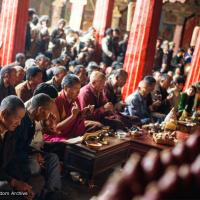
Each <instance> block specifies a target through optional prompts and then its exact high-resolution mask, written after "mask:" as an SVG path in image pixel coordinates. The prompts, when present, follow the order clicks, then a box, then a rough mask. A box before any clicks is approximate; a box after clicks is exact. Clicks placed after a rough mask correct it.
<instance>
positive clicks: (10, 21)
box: [0, 0, 29, 66]
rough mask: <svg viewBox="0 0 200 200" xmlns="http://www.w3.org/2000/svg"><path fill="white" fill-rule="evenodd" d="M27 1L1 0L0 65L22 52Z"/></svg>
mask: <svg viewBox="0 0 200 200" xmlns="http://www.w3.org/2000/svg"><path fill="white" fill-rule="evenodd" d="M28 8H29V0H3V2H2V10H1V16H0V43H1V46H0V65H1V66H3V65H6V64H9V63H11V62H12V61H13V59H14V57H15V54H16V53H19V52H24V49H25V36H26V25H27V21H28Z"/></svg>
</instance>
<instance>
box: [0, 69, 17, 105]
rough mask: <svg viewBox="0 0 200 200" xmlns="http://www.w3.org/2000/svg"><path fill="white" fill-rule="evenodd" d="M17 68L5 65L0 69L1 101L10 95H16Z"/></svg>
mask: <svg viewBox="0 0 200 200" xmlns="http://www.w3.org/2000/svg"><path fill="white" fill-rule="evenodd" d="M16 73H17V72H16V69H15V68H14V67H3V68H2V69H1V71H0V103H1V101H2V100H3V99H4V98H5V97H7V96H8V95H16V92H15V88H14V86H15V83H16V79H17V76H16Z"/></svg>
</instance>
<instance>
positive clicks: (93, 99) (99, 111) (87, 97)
mask: <svg viewBox="0 0 200 200" xmlns="http://www.w3.org/2000/svg"><path fill="white" fill-rule="evenodd" d="M78 99H79V102H80V106H81V109H83V108H84V107H86V106H88V105H94V106H95V108H94V112H93V116H91V118H88V119H90V120H96V121H101V119H102V118H104V117H105V116H106V115H107V112H106V111H105V109H104V105H105V104H106V102H108V101H107V100H106V99H105V98H104V96H103V93H99V94H97V93H96V91H95V90H94V89H93V88H92V86H91V84H90V83H89V84H87V85H85V86H84V87H82V88H81V91H80V93H79V96H78Z"/></svg>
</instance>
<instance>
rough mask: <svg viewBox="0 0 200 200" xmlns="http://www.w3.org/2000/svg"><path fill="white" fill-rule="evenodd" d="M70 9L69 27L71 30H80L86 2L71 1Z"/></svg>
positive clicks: (79, 0) (82, 0) (85, 0)
mask: <svg viewBox="0 0 200 200" xmlns="http://www.w3.org/2000/svg"><path fill="white" fill-rule="evenodd" d="M70 2H71V3H72V8H71V16H70V21H69V26H70V27H71V28H72V29H73V30H76V31H78V30H80V28H81V23H82V18H83V11H84V6H85V5H86V4H87V0H71V1H70Z"/></svg>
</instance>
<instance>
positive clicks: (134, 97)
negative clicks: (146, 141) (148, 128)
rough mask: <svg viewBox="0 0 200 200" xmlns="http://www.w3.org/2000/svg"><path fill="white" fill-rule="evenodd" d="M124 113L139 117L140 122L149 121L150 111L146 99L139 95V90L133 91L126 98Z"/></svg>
mask: <svg viewBox="0 0 200 200" xmlns="http://www.w3.org/2000/svg"><path fill="white" fill-rule="evenodd" d="M124 114H125V115H128V116H137V117H139V118H140V119H141V122H142V124H145V123H147V122H149V121H150V113H149V110H148V106H147V99H146V98H145V97H143V96H141V95H140V93H139V91H136V92H134V93H133V94H131V95H130V96H128V97H127V99H126V107H125V109H124Z"/></svg>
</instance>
